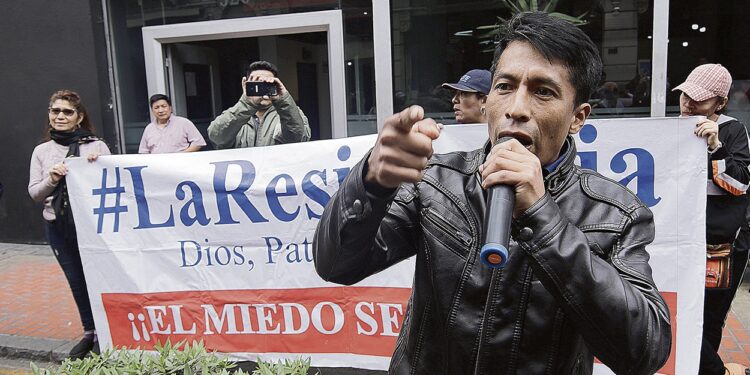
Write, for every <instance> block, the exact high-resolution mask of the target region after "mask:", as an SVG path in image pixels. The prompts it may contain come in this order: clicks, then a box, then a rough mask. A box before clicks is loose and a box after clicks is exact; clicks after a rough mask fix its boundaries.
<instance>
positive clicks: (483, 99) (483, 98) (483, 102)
mask: <svg viewBox="0 0 750 375" xmlns="http://www.w3.org/2000/svg"><path fill="white" fill-rule="evenodd" d="M481 102H482V105H485V104H486V103H487V95H482V100H481Z"/></svg>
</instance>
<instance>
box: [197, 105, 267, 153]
mask: <svg viewBox="0 0 750 375" xmlns="http://www.w3.org/2000/svg"><path fill="white" fill-rule="evenodd" d="M257 111H258V108H257V106H256V105H254V104H252V103H250V101H249V100H248V99H247V97H246V96H245V95H242V97H241V98H240V100H239V101H238V102H237V104H235V105H234V106H233V107H231V108H229V109H227V110H225V111H224V112H222V113H221V114H220V115H219V116H218V117H216V118H215V119H214V120H213V121H211V124H210V125H209V126H208V139H210V140H211V142H213V144H214V145H215V146H216V148H219V149H222V148H232V147H234V146H235V143H236V140H237V133H238V132H239V131H240V129H241V128H242V126H243V125H245V124H247V123H248V121H250V118H251V117H252V116H253V115H254V114H255V112H257Z"/></svg>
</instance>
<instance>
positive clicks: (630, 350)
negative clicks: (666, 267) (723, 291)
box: [514, 183, 672, 374]
mask: <svg viewBox="0 0 750 375" xmlns="http://www.w3.org/2000/svg"><path fill="white" fill-rule="evenodd" d="M613 184H614V183H613ZM605 197H606V195H605ZM638 203H640V202H638ZM610 209H612V210H622V211H623V222H622V223H621V224H620V225H621V227H620V228H617V230H618V231H619V232H620V233H621V234H620V236H619V239H618V240H617V241H616V242H615V243H614V245H613V247H614V248H612V249H597V250H604V251H605V252H607V253H608V254H609V259H608V260H604V259H602V258H600V257H599V256H597V255H596V253H597V252H598V251H594V249H592V248H591V247H592V245H591V243H590V242H589V238H587V236H586V235H585V234H584V233H583V232H582V231H581V230H580V229H579V228H577V227H576V226H575V225H573V224H571V223H570V222H569V221H568V219H567V217H566V216H565V215H563V213H562V212H561V211H560V209H559V207H558V205H557V203H556V202H555V201H554V199H552V197H551V196H550V195H549V194H546V195H545V196H544V197H543V198H542V199H540V200H539V201H538V202H536V203H535V204H534V205H532V207H530V208H529V209H528V210H527V211H526V212H525V213H524V214H523V215H522V216H521V217H520V218H518V219H517V220H515V221H514V225H515V226H517V227H522V228H529V229H531V232H532V233H533V237H532V238H531V239H529V240H527V241H520V242H519V244H520V246H521V247H522V248H523V250H524V252H526V253H527V254H528V255H529V256H530V257H531V258H532V259H533V260H532V262H531V266H532V268H533V269H534V271H535V273H536V274H537V275H539V279H540V281H541V282H542V285H544V287H545V288H546V289H547V290H548V291H549V292H550V293H551V294H552V295H553V296H554V297H555V299H556V300H557V302H558V303H559V304H560V305H561V306H562V308H563V310H564V311H565V313H566V315H567V316H568V317H570V319H571V320H572V321H573V322H574V323H575V324H576V327H577V330H578V331H579V332H580V333H581V334H582V335H583V338H584V341H585V342H586V344H587V346H588V347H589V349H590V350H591V352H592V353H593V354H594V355H595V356H596V357H597V358H599V359H600V360H601V361H602V362H603V363H604V364H606V365H607V366H609V367H610V368H611V369H612V370H614V372H615V373H618V374H653V373H655V372H656V371H657V370H659V368H660V367H661V366H663V364H664V363H665V362H666V360H667V358H668V357H669V352H670V348H671V342H672V331H671V325H670V315H669V309H668V307H667V304H666V302H665V301H664V299H663V298H662V296H661V295H660V293H659V291H658V290H657V289H656V286H655V285H654V282H653V278H652V275H651V268H650V266H649V264H648V260H649V255H648V253H647V252H646V245H647V244H649V243H651V242H652V241H653V239H654V223H653V216H652V214H651V211H650V210H649V209H648V208H646V207H645V206H643V204H642V203H640V204H634V205H630V206H624V205H623V206H621V207H616V206H615V205H612V206H610ZM603 225H604V224H603ZM613 229H614V228H613ZM527 232H528V230H527Z"/></svg>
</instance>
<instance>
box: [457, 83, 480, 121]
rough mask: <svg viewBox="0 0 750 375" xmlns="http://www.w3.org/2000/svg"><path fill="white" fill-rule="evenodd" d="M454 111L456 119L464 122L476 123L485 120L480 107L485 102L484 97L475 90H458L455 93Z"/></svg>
mask: <svg viewBox="0 0 750 375" xmlns="http://www.w3.org/2000/svg"><path fill="white" fill-rule="evenodd" d="M451 101H452V102H453V113H454V114H455V115H456V121H458V122H460V123H462V124H475V123H481V122H485V119H484V116H482V112H480V109H481V108H482V105H483V104H484V103H483V102H484V99H483V97H482V99H480V95H479V94H477V93H474V92H467V91H461V90H456V91H455V92H454V93H453V99H452V100H451Z"/></svg>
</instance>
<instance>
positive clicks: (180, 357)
mask: <svg viewBox="0 0 750 375" xmlns="http://www.w3.org/2000/svg"><path fill="white" fill-rule="evenodd" d="M154 349H155V351H156V354H155V355H154V354H152V353H146V352H144V351H142V350H125V348H124V347H123V348H122V349H120V350H105V351H104V352H102V354H101V355H99V354H94V353H92V354H91V356H87V357H86V358H83V359H76V360H71V359H66V360H65V361H64V362H63V363H62V364H61V365H60V366H59V367H58V368H57V369H50V368H44V369H42V368H39V367H38V366H37V365H36V364H34V363H31V370H32V372H33V373H34V375H141V374H149V375H168V374H170V375H171V374H175V375H194V374H195V375H208V374H211V375H214V374H219V375H230V374H233V375H250V374H248V373H247V372H245V371H242V370H235V371H230V370H231V369H233V368H234V367H237V364H236V363H235V362H233V361H230V360H228V359H226V358H221V357H219V356H217V355H216V354H215V353H213V352H212V353H208V352H206V348H205V347H204V346H203V342H202V341H200V342H196V341H193V345H192V346H191V345H190V344H187V343H185V342H184V341H182V342H180V343H178V344H175V345H172V344H171V343H170V342H169V341H167V343H166V344H164V345H161V344H157V345H156V346H155V348H154ZM309 368H310V359H309V358H308V359H306V360H303V359H299V360H284V361H283V362H282V361H279V362H278V363H269V362H264V361H260V360H259V361H258V368H257V369H256V370H255V371H253V373H252V375H303V374H304V375H306V374H307V371H308V369H309Z"/></svg>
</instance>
